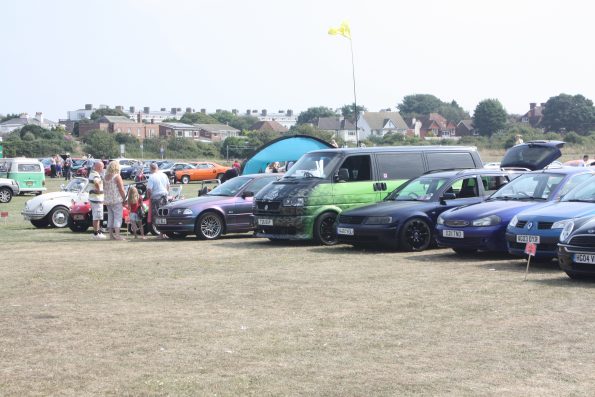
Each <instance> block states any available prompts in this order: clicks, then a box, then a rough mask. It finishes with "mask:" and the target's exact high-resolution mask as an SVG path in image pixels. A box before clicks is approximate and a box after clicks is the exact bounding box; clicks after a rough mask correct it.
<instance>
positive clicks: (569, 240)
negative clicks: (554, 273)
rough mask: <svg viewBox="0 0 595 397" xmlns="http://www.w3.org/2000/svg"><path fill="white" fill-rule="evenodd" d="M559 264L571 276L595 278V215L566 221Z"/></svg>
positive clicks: (561, 236)
mask: <svg viewBox="0 0 595 397" xmlns="http://www.w3.org/2000/svg"><path fill="white" fill-rule="evenodd" d="M558 264H559V265H560V268H561V269H562V270H564V271H565V272H566V274H567V275H568V277H570V278H575V279H581V278H595V217H588V218H578V219H573V220H571V221H569V222H567V223H566V226H564V229H562V233H561V234H560V243H559V244H558Z"/></svg>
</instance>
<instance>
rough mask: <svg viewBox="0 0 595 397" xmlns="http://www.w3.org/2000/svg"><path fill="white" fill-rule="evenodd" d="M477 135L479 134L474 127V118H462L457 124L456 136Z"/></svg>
mask: <svg viewBox="0 0 595 397" xmlns="http://www.w3.org/2000/svg"><path fill="white" fill-rule="evenodd" d="M471 135H473V136H477V135H479V134H478V133H477V131H475V128H474V127H473V120H471V119H469V120H461V121H459V124H457V130H456V136H459V137H460V136H471Z"/></svg>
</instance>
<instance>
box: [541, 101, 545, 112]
mask: <svg viewBox="0 0 595 397" xmlns="http://www.w3.org/2000/svg"><path fill="white" fill-rule="evenodd" d="M543 108H545V102H541V110H543Z"/></svg>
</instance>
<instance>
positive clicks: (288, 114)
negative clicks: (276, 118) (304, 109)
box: [287, 109, 293, 117]
mask: <svg viewBox="0 0 595 397" xmlns="http://www.w3.org/2000/svg"><path fill="white" fill-rule="evenodd" d="M287 116H289V117H291V116H293V110H291V109H287Z"/></svg>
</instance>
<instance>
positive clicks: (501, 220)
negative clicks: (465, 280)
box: [436, 168, 590, 254]
mask: <svg viewBox="0 0 595 397" xmlns="http://www.w3.org/2000/svg"><path fill="white" fill-rule="evenodd" d="M587 172H589V173H590V171H588V170H586V169H584V168H583V169H578V168H552V169H547V170H542V171H533V172H529V173H526V174H523V175H521V176H519V177H518V178H516V179H514V180H513V181H512V182H510V183H509V184H508V185H505V186H504V187H502V188H501V189H500V190H498V191H497V192H495V193H494V194H492V195H491V196H490V197H489V198H488V199H487V200H485V201H484V202H483V203H479V204H474V205H469V206H466V207H461V208H455V209H452V210H450V211H446V212H444V213H443V214H442V215H441V216H440V217H439V218H438V222H437V226H436V240H437V242H438V245H439V246H441V247H446V248H452V249H453V250H454V251H455V252H457V253H459V254H469V253H472V252H475V251H477V250H480V251H495V252H508V247H507V245H506V238H505V233H506V227H507V226H508V223H509V222H510V221H511V219H512V218H513V217H514V216H515V215H517V214H518V213H519V212H521V211H523V210H526V209H529V208H533V207H537V206H542V205H544V203H547V202H553V201H555V200H558V199H559V198H560V197H561V196H563V195H564V194H565V193H567V192H568V191H569V190H570V189H571V188H573V187H574V186H576V185H578V184H579V183H580V182H582V181H583V180H584V179H583V178H584V177H585V176H584V175H585V174H586V173H587Z"/></svg>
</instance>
